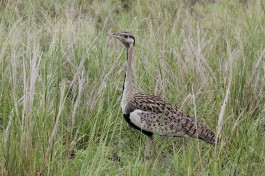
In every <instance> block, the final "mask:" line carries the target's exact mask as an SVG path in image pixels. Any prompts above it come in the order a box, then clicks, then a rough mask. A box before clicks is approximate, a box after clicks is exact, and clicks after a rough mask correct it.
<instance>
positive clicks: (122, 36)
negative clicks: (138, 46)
mask: <svg viewBox="0 0 265 176" xmlns="http://www.w3.org/2000/svg"><path fill="white" fill-rule="evenodd" d="M108 35H109V36H111V37H115V38H117V39H118V40H119V41H121V42H122V43H123V44H124V45H125V47H126V48H129V47H130V46H131V45H132V46H134V45H135V38H134V36H133V35H132V34H131V33H129V32H118V33H112V32H108Z"/></svg>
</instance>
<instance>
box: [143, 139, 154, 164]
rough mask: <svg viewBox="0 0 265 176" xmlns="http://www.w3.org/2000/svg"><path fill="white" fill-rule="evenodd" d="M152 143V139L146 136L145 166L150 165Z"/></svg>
mask: <svg viewBox="0 0 265 176" xmlns="http://www.w3.org/2000/svg"><path fill="white" fill-rule="evenodd" d="M152 143H153V137H152V136H147V138H146V146H145V152H146V156H145V158H146V164H149V163H150V159H151V153H152V152H151V151H152V149H151V148H152Z"/></svg>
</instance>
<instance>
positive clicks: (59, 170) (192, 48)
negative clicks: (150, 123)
mask: <svg viewBox="0 0 265 176" xmlns="http://www.w3.org/2000/svg"><path fill="white" fill-rule="evenodd" d="M192 2H195V3H192ZM0 9H1V10H0V15H1V18H0V46H1V47H0V48H1V50H0V72H1V73H0V85H1V86H0V138H1V140H0V141H1V147H0V149H1V150H0V157H1V159H0V168H1V169H0V170H1V174H2V175H36V174H40V175H41V174H42V175H262V173H264V172H265V160H264V158H265V150H264V148H265V138H264V137H265V131H264V130H265V120H264V119H265V118H264V117H265V111H264V107H265V40H264V38H265V30H264V28H265V23H264V21H265V3H264V1H262V0H253V1H248V0H246V1H239V0H238V1H228V0H224V1H217V2H214V3H212V2H210V1H180V0H179V1H173V0H168V1H165V2H162V1H161V2H160V1H149V0H147V1H136V2H129V1H125V0H121V1H117V0H113V1H100V2H97V1H82V0H79V1H69V0H66V1H58V2H56V3H55V2H53V1H30V0H29V1H1V6H0ZM110 28H112V29H113V31H117V32H118V31H124V30H128V31H131V32H132V33H133V34H134V35H135V36H136V49H135V52H136V53H135V55H136V58H137V66H136V71H137V75H138V76H137V77H136V78H135V79H136V80H135V81H136V83H137V86H138V87H139V89H140V90H142V91H145V92H148V93H151V94H155V95H160V96H161V97H163V98H165V99H167V100H168V101H169V102H171V103H173V104H175V105H176V106H178V107H181V108H182V109H183V111H185V112H187V113H188V114H190V115H192V116H194V117H196V118H198V119H201V120H202V121H205V122H206V123H207V124H208V125H209V127H210V128H211V129H212V130H213V131H216V133H218V135H219V136H220V137H221V144H220V145H219V146H216V147H212V146H210V145H208V144H206V143H205V142H203V141H198V140H195V139H183V138H171V137H161V136H157V135H156V136H155V142H154V148H155V151H156V155H155V157H154V158H153V159H152V163H151V165H150V167H149V168H147V167H146V166H145V163H144V145H145V136H144V135H142V134H140V133H139V132H137V131H135V130H134V129H132V128H130V127H129V126H128V125H127V124H126V122H125V121H124V119H123V117H122V112H121V108H120V99H121V93H122V82H123V77H124V71H125V57H126V55H125V50H124V47H123V46H122V44H121V43H120V42H118V41H116V40H114V39H112V38H109V37H108V36H107V35H106V33H107V31H108V30H109V29H110ZM69 157H70V158H71V157H72V159H69Z"/></svg>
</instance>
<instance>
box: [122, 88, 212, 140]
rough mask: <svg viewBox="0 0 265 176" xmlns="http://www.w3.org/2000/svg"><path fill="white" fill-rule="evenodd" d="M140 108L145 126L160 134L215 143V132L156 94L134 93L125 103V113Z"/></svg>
mask: <svg viewBox="0 0 265 176" xmlns="http://www.w3.org/2000/svg"><path fill="white" fill-rule="evenodd" d="M134 110H142V111H143V112H146V113H143V114H142V116H141V120H142V121H144V124H145V125H146V126H145V128H146V129H149V130H150V131H152V132H156V133H159V134H161V135H171V136H190V137H195V138H199V139H202V140H204V141H207V142H209V143H211V144H214V143H215V134H214V133H213V132H212V131H211V130H210V129H209V128H208V127H207V126H206V125H205V124H203V123H202V122H200V121H198V120H195V119H194V118H192V117H190V116H188V115H186V114H184V113H183V112H182V111H181V110H179V109H177V108H176V107H175V106H173V105H171V104H169V103H167V102H165V101H164V100H163V99H161V98H160V97H157V96H151V95H148V94H144V93H136V94H134V96H132V98H131V100H130V101H129V102H128V104H127V105H126V108H125V111H126V113H128V114H129V113H130V112H133V111H134Z"/></svg>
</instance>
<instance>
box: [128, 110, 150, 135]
mask: <svg viewBox="0 0 265 176" xmlns="http://www.w3.org/2000/svg"><path fill="white" fill-rule="evenodd" d="M123 117H124V119H125V120H126V122H127V123H129V124H130V125H131V126H132V127H133V128H134V129H137V130H140V131H141V132H142V133H144V134H145V135H147V136H150V137H151V136H152V135H153V133H152V132H150V131H145V130H143V129H141V128H139V127H138V126H136V125H134V124H133V123H132V122H131V119H130V114H123Z"/></svg>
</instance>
